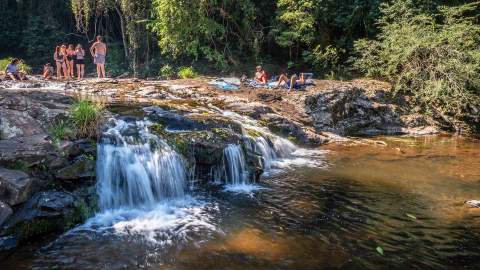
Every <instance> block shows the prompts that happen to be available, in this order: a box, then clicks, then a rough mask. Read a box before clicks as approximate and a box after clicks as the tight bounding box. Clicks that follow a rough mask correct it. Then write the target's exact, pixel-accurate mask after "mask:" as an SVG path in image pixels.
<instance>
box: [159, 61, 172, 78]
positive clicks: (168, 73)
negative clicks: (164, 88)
mask: <svg viewBox="0 0 480 270" xmlns="http://www.w3.org/2000/svg"><path fill="white" fill-rule="evenodd" d="M159 75H160V76H161V77H163V78H165V79H167V80H169V79H171V78H173V76H175V71H174V70H173V67H172V66H170V65H169V64H166V65H164V66H163V67H162V68H161V69H160V72H159Z"/></svg>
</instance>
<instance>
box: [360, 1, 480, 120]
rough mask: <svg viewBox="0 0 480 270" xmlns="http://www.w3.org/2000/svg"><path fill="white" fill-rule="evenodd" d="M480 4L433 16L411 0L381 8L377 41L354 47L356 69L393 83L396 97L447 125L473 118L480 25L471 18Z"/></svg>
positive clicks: (479, 82)
mask: <svg viewBox="0 0 480 270" xmlns="http://www.w3.org/2000/svg"><path fill="white" fill-rule="evenodd" d="M478 5H479V3H478V2H477V3H471V4H464V5H460V6H456V7H439V8H438V10H437V11H435V12H432V13H427V12H424V11H423V10H420V9H418V8H417V7H415V5H414V3H413V2H412V1H411V0H408V1H403V0H402V1H400V0H397V1H394V2H393V3H391V4H389V5H384V6H383V7H382V13H383V16H382V19H380V21H379V23H380V34H379V35H378V39H377V40H360V41H358V42H356V43H355V50H356V52H357V53H358V55H359V57H358V59H356V60H355V63H354V65H355V67H356V68H357V69H358V70H360V71H362V72H363V73H364V74H366V75H367V76H370V77H377V78H383V79H386V80H388V81H390V82H392V84H393V89H394V90H395V91H396V92H397V93H404V94H405V93H406V94H413V96H414V97H415V99H416V101H417V102H418V103H419V104H421V105H423V107H424V108H425V109H426V110H427V111H428V112H432V113H439V114H441V115H442V116H447V117H448V118H451V120H450V121H455V119H462V118H464V117H467V116H468V115H470V116H471V115H472V113H474V112H475V111H476V110H478V109H480V50H479V48H480V47H479V46H480V25H479V24H478V23H477V22H476V18H475V17H473V16H469V15H470V14H474V15H475V14H478ZM474 114H475V113H474ZM476 114H477V115H478V113H476ZM477 121H478V119H477Z"/></svg>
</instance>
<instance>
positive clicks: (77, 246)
mask: <svg viewBox="0 0 480 270" xmlns="http://www.w3.org/2000/svg"><path fill="white" fill-rule="evenodd" d="M136 125H137V126H138V125H139V124H136ZM127 126H128V125H127ZM127 126H123V128H120V127H119V126H118V125H117V126H116V128H114V129H112V130H111V133H112V136H110V137H109V139H106V141H104V142H103V144H102V145H101V147H100V148H99V157H102V156H103V157H104V158H106V159H108V158H107V156H108V157H110V158H111V159H110V160H109V161H106V160H105V161H104V162H101V163H100V164H99V170H100V172H101V173H100V183H99V194H100V196H101V197H103V198H104V199H102V202H101V204H102V209H103V210H102V211H101V212H100V213H98V214H97V215H96V216H95V217H94V218H92V219H90V220H89V221H88V222H87V223H86V224H84V225H82V226H79V227H77V228H75V229H73V230H71V231H70V232H68V233H66V234H64V235H63V236H60V237H58V238H57V239H56V240H55V241H52V242H50V243H48V244H45V245H42V247H41V248H33V247H31V248H30V249H28V248H25V249H24V250H23V251H22V250H20V251H18V252H17V253H16V254H13V255H12V256H11V257H10V258H9V260H7V261H6V262H5V267H2V268H1V269H9V268H12V269H27V268H32V267H34V268H36V269H51V268H66V269H138V268H142V269H185V270H187V269H195V270H201V269H460V268H462V269H480V209H474V208H470V207H468V206H466V205H465V204H464V202H465V201H467V200H471V199H480V151H479V149H480V148H479V147H480V142H479V141H476V140H473V139H462V138H455V137H421V138H407V137H385V138H377V139H378V140H383V141H385V142H386V145H380V144H344V145H339V144H331V145H326V146H323V147H321V150H305V149H292V148H291V145H288V144H287V143H281V142H277V147H273V146H272V147H270V146H271V145H275V140H273V141H272V140H270V142H268V141H265V142H263V141H261V140H260V142H258V143H256V144H255V145H256V146H255V147H258V148H261V147H264V149H263V150H260V151H261V152H262V153H265V155H264V158H265V159H266V160H267V161H268V162H269V165H268V166H270V168H271V170H270V173H268V174H266V175H265V176H264V177H263V178H262V179H261V181H259V182H258V183H255V185H257V186H259V187H261V188H259V189H256V190H254V191H252V192H253V193H248V194H246V193H238V192H228V191H227V192H226V190H225V189H224V188H223V187H222V186H219V185H214V184H212V185H209V186H207V187H206V188H205V187H202V188H198V189H193V190H192V189H188V185H187V184H185V183H186V182H188V181H189V179H188V178H187V177H186V175H187V174H186V173H185V172H184V170H185V169H184V168H183V167H182V161H181V158H178V156H177V155H176V154H175V153H174V152H172V150H171V149H170V148H169V147H168V146H164V145H162V143H161V140H160V139H159V138H153V139H152V138H151V137H150V138H149V136H150V135H149V134H148V128H145V129H143V130H144V133H143V135H140V136H139V137H140V139H138V138H137V137H130V138H128V137H127V136H126V135H121V136H119V135H118V133H117V132H119V130H124V131H120V132H119V133H120V134H122V133H127V132H126V130H128V127H127ZM140 126H142V125H141V124H140ZM142 138H143V139H142ZM145 138H149V139H148V140H146V139H145ZM147 141H148V142H150V143H148V144H147V143H146V142H147ZM152 142H153V143H152ZM278 144H280V145H281V146H278ZM113 146H115V147H114V148H111V147H113ZM267 146H268V147H267ZM282 149H283V150H284V151H285V152H283V154H282V153H281V152H282ZM241 151H242V149H241V148H239V147H238V146H236V145H232V146H229V147H228V149H225V153H224V154H225V155H224V156H225V158H224V159H225V161H226V163H225V164H226V165H225V168H236V169H235V170H232V171H231V172H229V173H227V174H230V176H228V177H229V179H230V180H231V181H232V183H237V182H234V181H240V184H241V181H244V178H243V176H242V174H241V169H239V168H241V166H244V165H242V164H243V163H242V162H244V161H242V155H243V154H244V153H242V152H241ZM105 155H106V156H105ZM282 155H284V156H282ZM125 164H127V165H125ZM159 168H162V170H161V171H159V170H158V169H159ZM171 178H175V179H177V181H178V182H177V181H171ZM119 179H124V181H120V182H118V181H119ZM144 179H149V181H148V182H149V183H150V184H146V183H144V182H143V181H144ZM134 180H135V181H134ZM132 181H134V182H135V183H133V182H132ZM152 183H155V185H152ZM127 191H128V192H127ZM113 194H116V195H113ZM138 197H140V198H143V199H139V198H138ZM381 253H383V254H381Z"/></svg>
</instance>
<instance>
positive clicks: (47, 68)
mask: <svg viewBox="0 0 480 270" xmlns="http://www.w3.org/2000/svg"><path fill="white" fill-rule="evenodd" d="M52 75H53V67H52V66H51V65H50V63H46V64H45V65H44V66H43V79H45V80H50V79H51V78H52Z"/></svg>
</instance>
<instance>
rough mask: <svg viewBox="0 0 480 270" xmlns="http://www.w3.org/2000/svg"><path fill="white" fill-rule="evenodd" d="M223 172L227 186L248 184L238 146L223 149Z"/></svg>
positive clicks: (232, 145) (231, 145) (242, 157)
mask: <svg viewBox="0 0 480 270" xmlns="http://www.w3.org/2000/svg"><path fill="white" fill-rule="evenodd" d="M223 170H224V173H225V180H226V182H227V183H228V184H231V185H242V184H247V183H248V181H249V177H248V171H247V166H246V163H245V157H244V154H243V150H242V147H241V146H240V145H236V144H229V145H228V146H227V147H225V149H224V150H223Z"/></svg>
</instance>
